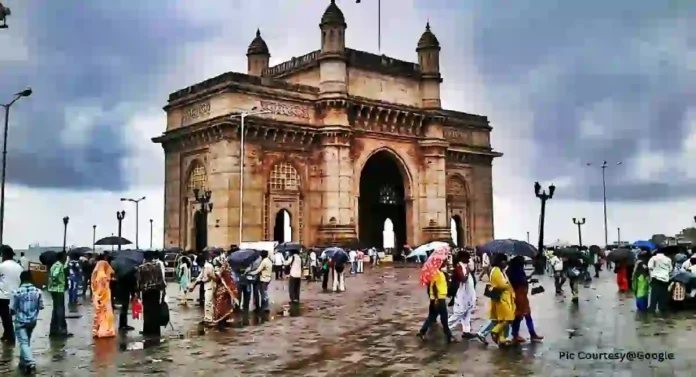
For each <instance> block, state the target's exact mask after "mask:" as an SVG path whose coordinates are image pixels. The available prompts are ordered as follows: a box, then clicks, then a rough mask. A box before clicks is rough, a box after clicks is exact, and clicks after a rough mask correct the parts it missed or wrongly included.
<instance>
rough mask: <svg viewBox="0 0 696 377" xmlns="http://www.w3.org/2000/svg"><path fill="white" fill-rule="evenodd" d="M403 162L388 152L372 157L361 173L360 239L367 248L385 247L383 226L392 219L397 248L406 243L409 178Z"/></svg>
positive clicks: (359, 202)
mask: <svg viewBox="0 0 696 377" xmlns="http://www.w3.org/2000/svg"><path fill="white" fill-rule="evenodd" d="M405 172H406V168H405V166H403V164H402V162H401V161H399V160H398V158H397V157H396V156H395V155H394V154H393V153H391V152H390V151H388V150H380V151H378V152H376V153H374V154H373V155H372V156H370V157H369V158H368V159H367V161H366V162H365V165H364V166H363V167H362V171H361V172H360V182H359V184H360V186H359V187H360V191H359V193H360V195H359V197H358V224H359V226H358V228H359V229H358V237H359V239H360V242H361V243H362V244H363V245H364V246H367V247H373V246H374V247H377V248H382V247H383V245H384V234H383V231H384V224H385V222H386V220H387V219H390V220H391V223H392V225H393V232H394V246H395V249H397V250H400V248H401V247H403V245H405V244H406V243H407V242H408V240H407V229H408V219H407V212H408V210H407V207H408V205H409V203H408V201H407V198H408V197H407V192H408V191H407V189H408V186H407V185H408V177H407V175H406V173H405Z"/></svg>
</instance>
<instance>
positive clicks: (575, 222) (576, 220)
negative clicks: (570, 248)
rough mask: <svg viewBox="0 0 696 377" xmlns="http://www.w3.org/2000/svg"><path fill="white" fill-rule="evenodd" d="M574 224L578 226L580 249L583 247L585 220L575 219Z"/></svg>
mask: <svg viewBox="0 0 696 377" xmlns="http://www.w3.org/2000/svg"><path fill="white" fill-rule="evenodd" d="M573 224H575V225H577V226H578V242H579V245H580V247H582V226H583V225H585V218H584V217H583V218H582V220H578V219H576V218H575V217H573Z"/></svg>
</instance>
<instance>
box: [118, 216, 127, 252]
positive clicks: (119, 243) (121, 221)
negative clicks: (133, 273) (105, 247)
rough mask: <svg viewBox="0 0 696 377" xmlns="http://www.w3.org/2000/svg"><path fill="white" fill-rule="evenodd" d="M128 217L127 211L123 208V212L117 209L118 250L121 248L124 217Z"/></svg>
mask: <svg viewBox="0 0 696 377" xmlns="http://www.w3.org/2000/svg"><path fill="white" fill-rule="evenodd" d="M124 217H126V211H123V210H121V212H119V211H116V220H118V250H119V251H120V250H121V224H122V223H123V218H124Z"/></svg>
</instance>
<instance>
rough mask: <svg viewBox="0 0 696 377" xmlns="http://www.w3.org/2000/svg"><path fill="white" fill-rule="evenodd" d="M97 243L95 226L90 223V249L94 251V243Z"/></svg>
mask: <svg viewBox="0 0 696 377" xmlns="http://www.w3.org/2000/svg"><path fill="white" fill-rule="evenodd" d="M96 243H97V226H96V225H92V251H93V252H94V251H95V250H94V248H95V244H96Z"/></svg>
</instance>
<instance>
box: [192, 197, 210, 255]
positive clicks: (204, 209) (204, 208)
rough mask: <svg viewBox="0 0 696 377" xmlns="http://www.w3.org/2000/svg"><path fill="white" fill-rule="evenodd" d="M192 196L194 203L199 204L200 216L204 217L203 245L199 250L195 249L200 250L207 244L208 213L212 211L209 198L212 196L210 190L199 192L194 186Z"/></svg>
mask: <svg viewBox="0 0 696 377" xmlns="http://www.w3.org/2000/svg"><path fill="white" fill-rule="evenodd" d="M193 196H194V198H195V200H196V203H198V204H200V205H201V216H203V218H204V219H205V229H204V231H205V242H204V243H203V244H204V245H205V246H203V247H201V250H196V251H199V252H200V251H203V250H202V249H205V247H206V246H208V213H210V212H212V210H213V203H211V202H210V199H211V198H212V197H213V193H212V191H210V190H206V191H204V192H203V193H201V191H200V190H199V189H197V188H195V189H193ZM196 243H198V242H196Z"/></svg>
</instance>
